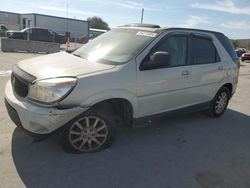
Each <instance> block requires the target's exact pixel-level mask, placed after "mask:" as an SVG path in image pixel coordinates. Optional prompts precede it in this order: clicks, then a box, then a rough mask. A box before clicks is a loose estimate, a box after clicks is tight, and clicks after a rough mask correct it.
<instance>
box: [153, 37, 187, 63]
mask: <svg viewBox="0 0 250 188" xmlns="http://www.w3.org/2000/svg"><path fill="white" fill-rule="evenodd" d="M157 51H164V52H168V53H169V54H170V62H169V64H170V66H180V65H185V64H186V57H187V37H186V36H185V35H172V36H170V37H168V38H166V39H163V42H162V43H160V45H159V46H157V47H156V48H155V49H154V50H153V52H157Z"/></svg>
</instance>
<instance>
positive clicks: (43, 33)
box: [39, 29, 48, 35]
mask: <svg viewBox="0 0 250 188" xmlns="http://www.w3.org/2000/svg"><path fill="white" fill-rule="evenodd" d="M39 34H40V35H47V34H48V30H46V29H39Z"/></svg>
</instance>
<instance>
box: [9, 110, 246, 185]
mask: <svg viewBox="0 0 250 188" xmlns="http://www.w3.org/2000/svg"><path fill="white" fill-rule="evenodd" d="M249 122H250V117H249V116H248V115H245V114H243V113H240V112H236V111H233V110H230V109H228V110H227V111H226V113H225V114H224V115H223V116H222V117H221V118H217V119H213V118H209V117H207V116H206V115H204V114H203V113H197V112H196V113H190V114H182V115H178V116H177V115H171V116H167V117H162V118H160V119H157V120H154V121H153V122H152V123H151V124H150V125H148V126H146V127H144V128H137V129H130V128H122V129H119V130H118V132H117V137H116V140H115V142H114V144H113V145H112V147H111V148H108V149H106V150H104V151H101V152H98V153H92V154H82V155H79V154H78V155H77V154H68V153H65V152H64V151H63V150H62V149H61V147H60V145H59V144H58V142H57V141H58V138H57V137H56V136H54V137H51V138H49V139H47V140H45V141H42V142H33V139H32V138H31V137H30V136H28V135H26V134H25V133H23V131H22V130H20V129H19V128H16V129H15V131H14V133H13V136H12V156H13V161H14V164H15V167H16V170H17V172H18V174H19V176H20V178H21V180H22V181H23V183H24V184H25V186H26V187H28V188H29V187H36V188H39V187H41V188H44V187H46V188H50V187H51V188H52V187H53V188H54V187H60V188H64V187H91V188H92V187H94V188H95V187H108V188H111V187H125V188H128V187H143V188H145V187H150V188H151V187H165V188H171V187H173V188H174V187H192V188H193V187H197V186H198V185H201V186H202V187H203V184H202V183H200V181H201V180H200V179H199V181H197V180H196V179H197V178H196V177H197V173H198V175H199V174H202V172H203V171H207V170H211V169H213V170H215V169H217V168H218V167H219V166H223V165H225V166H226V167H225V168H224V167H223V168H221V169H220V170H222V169H226V170H225V171H223V172H224V173H227V172H229V171H230V170H228V169H227V168H230V164H229V163H230V161H231V160H232V159H233V158H235V157H241V155H242V156H244V157H247V156H248V157H249V158H250V152H249V141H250V126H249V125H250V124H249ZM231 171H232V170H231ZM248 171H249V172H250V169H248ZM203 174H204V173H203ZM199 177H200V175H199ZM204 181H206V182H207V181H208V180H204ZM223 181H224V182H225V181H226V180H225V179H224V180H223ZM204 187H206V186H204Z"/></svg>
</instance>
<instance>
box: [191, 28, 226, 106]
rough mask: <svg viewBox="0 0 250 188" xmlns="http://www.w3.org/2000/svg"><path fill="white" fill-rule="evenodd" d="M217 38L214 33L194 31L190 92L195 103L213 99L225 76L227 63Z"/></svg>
mask: <svg viewBox="0 0 250 188" xmlns="http://www.w3.org/2000/svg"><path fill="white" fill-rule="evenodd" d="M215 40H216V38H215V37H214V36H213V35H208V34H203V33H192V34H191V37H190V48H191V57H190V64H191V65H192V78H191V86H192V90H190V92H191V93H192V94H193V96H194V97H193V99H192V101H193V103H202V102H206V101H209V100H211V99H212V98H213V97H214V96H215V94H216V89H217V85H218V83H219V82H220V81H221V80H222V79H223V78H224V75H225V68H226V67H225V66H226V65H225V64H224V63H223V62H222V61H221V58H220V56H219V53H218V49H217V48H216V45H215V44H216V41H215Z"/></svg>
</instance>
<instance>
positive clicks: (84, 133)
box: [62, 110, 114, 153]
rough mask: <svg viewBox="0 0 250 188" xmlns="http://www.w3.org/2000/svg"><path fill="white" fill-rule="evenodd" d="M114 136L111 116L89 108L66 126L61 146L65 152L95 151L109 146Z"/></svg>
mask: <svg viewBox="0 0 250 188" xmlns="http://www.w3.org/2000/svg"><path fill="white" fill-rule="evenodd" d="M113 137H114V129H113V125H112V121H111V116H107V115H104V114H103V113H101V112H98V111H93V110H90V111H88V112H86V113H84V114H83V115H82V116H79V117H77V118H75V119H74V120H73V121H72V122H71V123H69V125H67V126H66V128H65V130H64V131H63V135H62V146H63V148H64V149H65V150H66V151H67V152H71V153H88V152H96V151H100V150H103V149H105V148H106V147H108V146H110V145H111V143H112V141H113Z"/></svg>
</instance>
